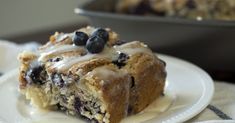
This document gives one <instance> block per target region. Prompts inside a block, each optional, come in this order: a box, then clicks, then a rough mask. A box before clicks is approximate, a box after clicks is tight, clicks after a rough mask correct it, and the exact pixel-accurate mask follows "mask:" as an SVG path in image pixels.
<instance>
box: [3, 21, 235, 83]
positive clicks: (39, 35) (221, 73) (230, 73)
mask: <svg viewBox="0 0 235 123" xmlns="http://www.w3.org/2000/svg"><path fill="white" fill-rule="evenodd" d="M86 25H88V23H85V22H84V23H71V24H68V25H67V26H64V27H60V28H56V27H54V28H49V29H45V30H41V31H36V32H31V33H27V34H24V35H19V36H15V37H3V38H4V39H7V40H10V41H14V42H16V43H26V42H29V41H37V42H38V43H41V44H44V43H46V42H47V41H48V40H49V37H50V35H52V34H54V32H55V30H56V31H58V32H72V31H74V30H76V29H78V28H80V27H84V26H86ZM153 50H155V49H153ZM176 50H178V49H175V50H174V51H167V52H165V51H166V50H164V49H163V50H160V51H159V50H157V52H160V53H164V54H168V55H173V56H176V57H179V58H182V59H186V60H188V61H190V62H192V63H194V64H196V65H198V66H200V67H202V68H203V69H204V70H206V71H207V72H208V73H209V74H210V75H211V76H212V78H213V79H215V80H221V81H229V82H232V83H235V68H233V69H232V70H223V69H222V70H221V69H211V68H207V67H206V66H207V65H206V64H202V63H201V61H197V60H191V59H187V57H186V56H184V55H182V54H181V53H178V54H177V53H175V51H176ZM155 51H156V50H155ZM227 66H228V65H227ZM232 66H233V65H232Z"/></svg>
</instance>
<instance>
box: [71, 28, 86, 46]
mask: <svg viewBox="0 0 235 123" xmlns="http://www.w3.org/2000/svg"><path fill="white" fill-rule="evenodd" d="M88 38H89V37H88V35H87V34H86V33H84V32H79V31H77V32H75V35H74V38H73V43H74V44H75V45H76V46H82V45H86V42H87V40H88Z"/></svg>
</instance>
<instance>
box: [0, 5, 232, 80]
mask: <svg viewBox="0 0 235 123" xmlns="http://www.w3.org/2000/svg"><path fill="white" fill-rule="evenodd" d="M87 1H88V0H69V1H65V0H37V1H36V0H34V1H32V0H15V1H12V0H0V39H5V40H9V41H12V42H16V43H25V42H30V41H37V42H38V43H45V42H47V41H48V38H49V36H50V35H52V34H54V32H55V31H59V32H72V31H74V30H76V29H78V28H80V27H83V26H86V25H88V24H92V25H95V26H103V27H111V28H113V29H114V31H117V32H118V33H121V35H122V36H123V37H124V39H128V40H129V39H132V38H137V36H139V37H138V38H137V40H138V39H140V40H143V41H148V42H146V43H147V44H149V45H150V47H151V48H152V49H153V50H154V51H156V52H159V53H163V54H168V55H172V56H175V57H179V58H182V59H185V60H188V61H190V62H192V63H194V64H196V65H198V66H200V67H202V68H203V69H204V70H206V71H207V72H209V74H210V75H211V76H212V77H213V79H217V80H224V81H232V82H235V64H234V63H235V38H234V37H235V26H234V25H235V23H234V21H233V22H231V23H225V25H226V26H223V24H224V23H221V25H220V23H215V25H216V24H217V25H219V27H218V28H217V27H213V28H210V27H212V26H211V25H210V23H209V25H206V24H203V25H200V24H198V23H197V24H193V25H190V23H191V22H190V20H189V21H188V20H186V21H185V20H180V19H179V20H176V22H177V23H175V22H174V19H172V18H166V19H164V18H158V19H155V18H152V17H134V16H131V15H130V18H129V17H128V16H123V15H120V16H119V15H117V16H116V15H114V14H113V13H110V14H107V13H105V12H104V13H102V12H103V11H105V10H100V13H98V14H97V13H96V12H97V11H99V8H102V9H109V8H113V7H110V6H108V7H107V5H111V3H109V4H107V1H109V2H110V1H111V0H106V1H105V0H96V3H98V4H97V6H98V7H97V6H96V5H91V6H88V7H87V8H86V6H85V7H84V5H85V3H87ZM78 6H79V7H80V10H83V11H82V12H81V11H80V12H78V13H79V15H78V14H75V13H74V9H75V8H76V7H78ZM140 7H141V6H140ZM142 8H146V6H142ZM142 8H140V10H142ZM86 9H87V12H86ZM92 9H93V10H92ZM84 10H85V11H84ZM234 10H235V9H234ZM92 11H93V12H92ZM111 11H113V10H111ZM158 14H159V13H158ZM160 14H162V13H160ZM131 18H132V19H131ZM91 20H93V21H91ZM172 20H173V21H172ZM187 24H189V25H187ZM137 25H138V26H137ZM229 25H232V26H229ZM189 26H190V27H189ZM124 27H125V28H124ZM133 27H136V28H139V29H136V28H133ZM207 27H208V28H207ZM204 28H207V29H204ZM156 29H157V30H156ZM201 30H203V31H201ZM211 30H212V31H211ZM230 30H231V31H230ZM146 31H147V32H146ZM207 31H210V33H207ZM185 32H188V33H187V34H186V33H185ZM195 32H196V33H195ZM143 35H144V36H143ZM151 36H156V39H152V38H151V39H150V37H151ZM153 38H155V37H153ZM133 40H134V39H133ZM153 40H154V41H153ZM155 41H156V42H155ZM180 41H182V42H184V43H178V42H180ZM185 42H186V43H185ZM164 44H167V45H164ZM168 44H174V45H168ZM155 45H156V47H154V46H155Z"/></svg>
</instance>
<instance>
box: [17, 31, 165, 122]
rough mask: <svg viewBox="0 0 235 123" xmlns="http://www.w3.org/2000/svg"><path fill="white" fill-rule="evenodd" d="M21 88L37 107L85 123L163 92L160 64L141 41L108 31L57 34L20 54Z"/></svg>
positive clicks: (124, 111) (114, 118) (135, 108)
mask: <svg viewBox="0 0 235 123" xmlns="http://www.w3.org/2000/svg"><path fill="white" fill-rule="evenodd" d="M19 61H20V63H21V66H20V71H19V73H20V74H19V88H20V92H21V93H22V94H24V95H25V97H26V99H29V100H30V101H31V103H32V104H33V105H35V106H37V107H38V108H44V109H51V110H56V109H59V110H62V111H64V112H66V113H68V114H71V115H76V116H80V117H83V118H85V119H87V120H89V122H96V123H118V122H120V121H121V120H122V119H123V118H124V117H126V116H128V115H131V114H136V113H138V112H140V111H142V110H143V109H144V108H145V107H146V106H148V105H149V104H150V103H151V102H153V101H154V100H155V99H156V98H157V97H159V96H160V95H161V94H162V93H163V88H164V85H165V78H166V72H165V63H164V62H163V61H162V60H160V59H159V58H157V56H156V55H155V54H154V53H153V52H152V51H151V50H150V49H149V48H148V47H147V46H146V45H145V44H143V43H141V42H139V41H133V42H128V43H127V42H125V41H123V40H120V39H119V38H118V35H117V34H116V33H115V32H113V31H111V30H110V29H108V28H106V29H102V28H93V27H86V28H81V29H79V30H76V31H75V32H73V33H58V32H56V33H55V34H54V35H52V36H51V37H50V41H49V42H48V43H47V44H45V45H44V46H42V47H40V48H39V49H38V51H37V52H35V53H34V52H27V51H24V52H22V53H21V54H20V55H19Z"/></svg>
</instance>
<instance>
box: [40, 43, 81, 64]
mask: <svg viewBox="0 0 235 123" xmlns="http://www.w3.org/2000/svg"><path fill="white" fill-rule="evenodd" d="M79 49H81V50H82V49H84V48H83V47H78V46H74V45H60V46H57V47H52V48H51V49H50V50H48V51H44V52H42V53H41V55H40V57H39V58H38V61H44V58H45V57H46V56H48V55H53V54H59V53H65V52H69V51H75V50H79Z"/></svg>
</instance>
